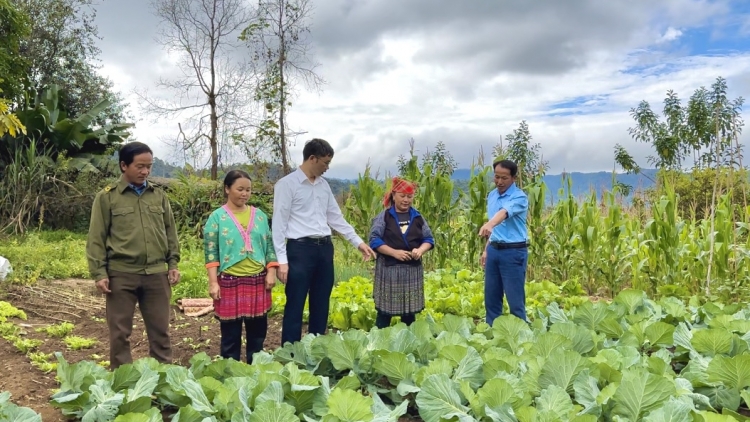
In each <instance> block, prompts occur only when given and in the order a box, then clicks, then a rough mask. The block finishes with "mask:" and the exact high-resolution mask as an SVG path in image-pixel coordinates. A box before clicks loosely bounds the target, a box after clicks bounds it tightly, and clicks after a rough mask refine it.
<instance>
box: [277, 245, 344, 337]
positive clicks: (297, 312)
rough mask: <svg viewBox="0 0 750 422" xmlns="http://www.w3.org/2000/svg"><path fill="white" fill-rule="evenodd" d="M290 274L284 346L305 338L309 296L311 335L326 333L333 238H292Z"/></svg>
mask: <svg viewBox="0 0 750 422" xmlns="http://www.w3.org/2000/svg"><path fill="white" fill-rule="evenodd" d="M286 253H287V260H288V262H289V274H288V275H287V281H286V287H285V289H284V291H285V293H286V306H285V308H284V320H283V323H282V328H281V344H282V345H284V344H285V343H286V342H290V343H294V342H295V341H299V340H300V338H301V337H302V312H303V310H304V308H305V300H306V299H307V296H308V293H309V295H310V298H309V304H308V305H309V310H310V318H309V322H308V332H309V333H311V334H324V333H325V332H326V328H327V326H328V310H329V307H330V299H331V291H332V290H333V279H334V272H333V243H332V242H331V237H330V236H326V237H322V238H302V239H289V240H287V243H286Z"/></svg>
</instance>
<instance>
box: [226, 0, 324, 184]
mask: <svg viewBox="0 0 750 422" xmlns="http://www.w3.org/2000/svg"><path fill="white" fill-rule="evenodd" d="M256 13H257V15H256V19H254V20H253V21H252V22H251V23H250V24H249V25H248V26H247V28H246V29H245V30H244V31H243V32H242V35H241V36H240V39H242V40H244V41H247V42H248V45H249V46H250V48H251V49H252V51H253V55H254V58H255V60H256V61H257V62H258V63H259V64H260V67H261V68H263V69H264V70H265V72H264V75H265V76H264V78H263V80H262V81H261V82H260V83H259V85H258V90H257V94H256V101H259V102H260V103H261V104H263V107H264V113H265V118H264V120H263V121H262V122H261V124H260V125H259V127H258V130H257V133H256V139H255V143H256V144H258V145H268V146H269V147H270V149H271V150H272V151H273V154H274V156H275V158H277V159H278V160H279V161H281V165H282V167H283V169H284V174H289V173H290V172H291V171H292V165H291V158H290V157H289V144H290V139H291V138H293V137H294V136H296V135H300V134H301V133H299V132H298V133H290V130H289V127H288V125H289V122H288V119H287V112H288V110H289V108H290V107H291V106H292V101H291V99H292V98H293V96H294V94H295V85H296V84H297V83H299V82H302V83H304V84H305V85H306V86H307V87H308V88H310V89H319V88H320V86H321V85H322V84H323V83H324V82H325V81H324V80H323V79H322V78H321V77H320V76H319V75H318V74H317V73H315V68H316V67H317V64H316V63H315V62H314V61H313V60H312V57H311V54H310V39H309V38H308V37H307V35H308V34H309V32H310V17H311V13H312V2H311V1H309V0H259V2H258V8H257V9H256Z"/></svg>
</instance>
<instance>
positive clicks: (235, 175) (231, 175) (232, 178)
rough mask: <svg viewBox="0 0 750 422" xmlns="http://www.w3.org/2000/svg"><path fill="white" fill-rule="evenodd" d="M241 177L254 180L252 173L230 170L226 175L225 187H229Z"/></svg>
mask: <svg viewBox="0 0 750 422" xmlns="http://www.w3.org/2000/svg"><path fill="white" fill-rule="evenodd" d="M239 179H247V180H250V181H252V180H253V179H251V178H250V175H249V174H248V173H247V172H246V171H244V170H230V171H229V172H228V173H227V175H226V176H224V187H225V188H227V189H229V188H231V187H232V185H234V182H236V181H237V180H239Z"/></svg>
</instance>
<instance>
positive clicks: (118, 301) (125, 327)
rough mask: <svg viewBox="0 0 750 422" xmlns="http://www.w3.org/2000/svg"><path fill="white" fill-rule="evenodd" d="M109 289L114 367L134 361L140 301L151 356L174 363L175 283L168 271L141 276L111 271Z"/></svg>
mask: <svg viewBox="0 0 750 422" xmlns="http://www.w3.org/2000/svg"><path fill="white" fill-rule="evenodd" d="M109 289H110V290H111V291H112V292H111V293H108V294H107V295H106V297H107V326H108V327H109V365H110V368H111V369H113V370H114V369H116V368H118V367H119V366H121V365H124V364H126V363H131V362H132V361H133V357H132V355H131V353H130V334H131V332H132V331H133V314H134V313H135V304H136V303H138V306H139V308H140V311H141V315H142V316H143V323H144V324H145V325H146V334H147V336H148V349H149V355H150V356H151V357H153V358H154V359H156V360H157V361H159V362H162V363H172V348H171V344H170V340H169V310H170V307H169V301H170V299H171V297H172V286H171V285H170V284H169V277H168V275H167V272H164V273H160V274H150V275H141V274H128V273H121V272H117V271H110V272H109Z"/></svg>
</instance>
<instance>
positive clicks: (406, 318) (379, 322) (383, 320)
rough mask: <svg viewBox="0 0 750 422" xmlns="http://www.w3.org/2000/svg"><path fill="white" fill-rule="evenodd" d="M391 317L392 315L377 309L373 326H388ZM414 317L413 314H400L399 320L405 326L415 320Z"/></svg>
mask: <svg viewBox="0 0 750 422" xmlns="http://www.w3.org/2000/svg"><path fill="white" fill-rule="evenodd" d="M392 318H393V316H392V315H389V314H386V313H383V312H380V311H378V316H377V318H375V326H376V327H378V328H381V329H382V328H385V327H389V326H390V325H391V319H392ZM416 319H417V317H416V315H414V314H404V315H401V322H403V323H404V324H406V325H407V326H409V325H411V324H412V323H413V322H414V321H416Z"/></svg>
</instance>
